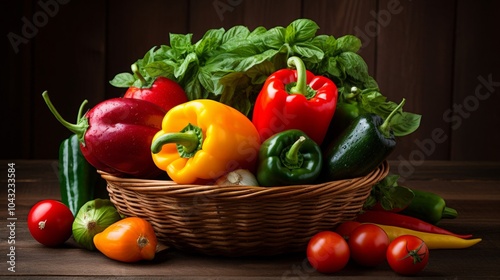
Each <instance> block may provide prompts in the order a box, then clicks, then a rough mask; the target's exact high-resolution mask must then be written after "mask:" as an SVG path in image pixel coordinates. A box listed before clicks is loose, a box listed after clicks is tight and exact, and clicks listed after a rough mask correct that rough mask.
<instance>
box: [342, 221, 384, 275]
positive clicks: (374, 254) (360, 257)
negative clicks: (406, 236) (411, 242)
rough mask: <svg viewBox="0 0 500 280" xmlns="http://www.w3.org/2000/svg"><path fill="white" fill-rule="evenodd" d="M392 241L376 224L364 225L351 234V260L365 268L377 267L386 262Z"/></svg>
mask: <svg viewBox="0 0 500 280" xmlns="http://www.w3.org/2000/svg"><path fill="white" fill-rule="evenodd" d="M389 243H390V240H389V237H388V236H387V234H386V233H385V231H384V230H383V229H382V228H380V227H379V226H377V225H374V224H362V225H360V226H358V227H357V228H355V229H354V230H353V231H352V232H351V236H350V237H349V248H350V250H351V258H352V259H353V260H354V261H355V262H356V263H358V264H360V265H363V266H370V267H373V266H377V265H379V264H381V263H383V262H384V261H385V260H386V251H387V247H388V246H389Z"/></svg>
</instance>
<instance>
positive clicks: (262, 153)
mask: <svg viewBox="0 0 500 280" xmlns="http://www.w3.org/2000/svg"><path fill="white" fill-rule="evenodd" d="M322 165H323V163H322V155H321V149H320V147H319V146H318V144H316V142H314V141H313V140H312V139H311V138H309V137H308V136H307V135H306V134H305V133H304V132H302V131H300V130H298V129H290V130H285V131H282V132H278V133H276V134H275V135H273V136H271V137H269V138H268V139H266V140H265V141H264V142H263V143H262V145H261V147H260V150H259V162H258V167H257V181H258V182H259V184H260V185H261V186H268V187H270V186H282V185H300V184H311V183H314V182H315V181H316V179H317V178H318V176H319V175H320V173H321V167H322Z"/></svg>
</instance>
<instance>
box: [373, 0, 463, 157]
mask: <svg viewBox="0 0 500 280" xmlns="http://www.w3.org/2000/svg"><path fill="white" fill-rule="evenodd" d="M454 12H455V1H454V0H448V1H439V2H436V1H431V0H426V1H411V2H410V1H394V0H383V1H380V3H379V22H380V26H379V31H378V32H379V36H378V39H377V40H378V42H377V61H376V63H377V71H376V73H377V75H376V79H377V81H378V82H379V86H380V89H381V92H382V93H383V94H384V95H385V96H387V97H388V99H389V100H391V101H394V102H396V103H399V102H400V101H401V100H402V98H403V97H404V98H406V105H405V106H404V110H405V111H408V112H414V113H418V114H421V115H422V122H421V125H420V128H419V129H418V130H417V131H416V132H415V133H413V134H411V135H409V136H405V137H403V138H400V139H399V143H398V146H397V148H396V150H395V151H394V153H393V154H392V155H391V159H401V160H409V161H411V162H413V163H414V164H422V163H423V161H425V160H429V159H448V158H449V147H450V142H451V137H450V136H451V135H450V127H449V124H448V123H446V122H445V121H444V120H443V117H442V116H443V113H444V112H445V111H446V110H447V109H448V108H449V106H450V101H451V100H450V96H451V92H452V88H451V86H452V79H453V72H452V71H453V51H452V50H453V40H454V37H453V36H454V26H455V25H454ZM383 22H384V23H383ZM382 23H383V24H382ZM436 133H438V134H437V135H439V136H440V137H437V136H436V135H435V134H436ZM442 138H446V139H444V140H443V139H442ZM436 139H437V140H438V141H436Z"/></svg>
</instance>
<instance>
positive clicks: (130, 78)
mask: <svg viewBox="0 0 500 280" xmlns="http://www.w3.org/2000/svg"><path fill="white" fill-rule="evenodd" d="M134 82H135V78H134V75H132V74H130V73H120V74H117V75H116V76H115V77H114V78H113V79H112V80H111V81H109V83H110V84H111V85H112V86H114V87H119V88H128V87H130V86H131V85H132V84H133V83H134Z"/></svg>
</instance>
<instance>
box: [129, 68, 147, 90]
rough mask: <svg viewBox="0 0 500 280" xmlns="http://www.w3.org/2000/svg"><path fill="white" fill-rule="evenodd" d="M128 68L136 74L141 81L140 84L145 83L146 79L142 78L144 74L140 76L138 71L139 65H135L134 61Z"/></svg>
mask: <svg viewBox="0 0 500 280" xmlns="http://www.w3.org/2000/svg"><path fill="white" fill-rule="evenodd" d="M130 68H131V69H132V72H133V73H134V75H136V76H137V78H138V79H139V81H141V86H143V85H145V84H147V82H146V79H144V76H142V74H141V72H140V71H139V67H137V64H135V63H134V64H132V65H131V66H130Z"/></svg>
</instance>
